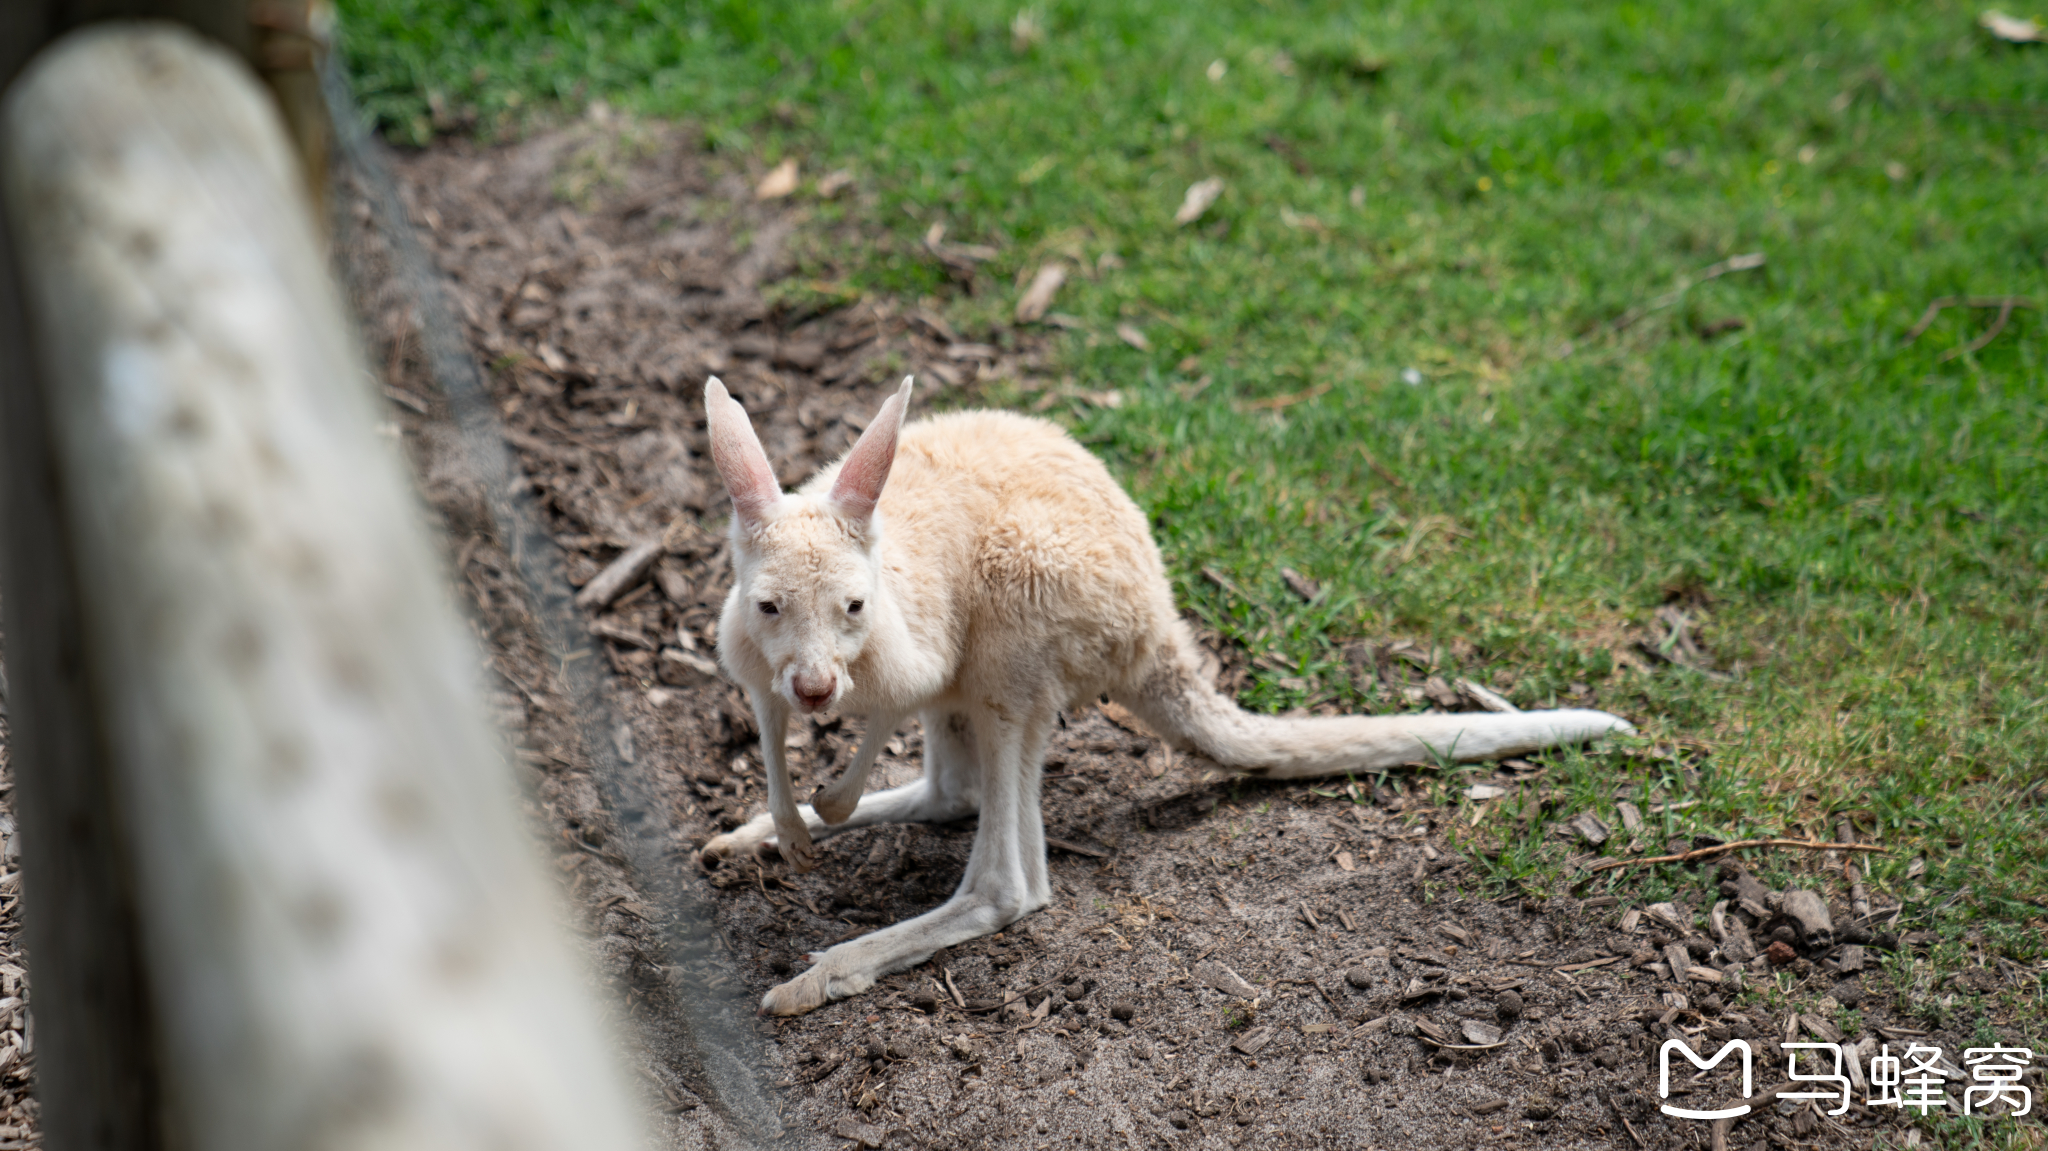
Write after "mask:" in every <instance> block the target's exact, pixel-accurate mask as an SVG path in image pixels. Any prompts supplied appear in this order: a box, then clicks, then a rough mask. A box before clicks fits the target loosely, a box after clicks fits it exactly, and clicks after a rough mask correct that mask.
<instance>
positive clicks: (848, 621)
mask: <svg viewBox="0 0 2048 1151" xmlns="http://www.w3.org/2000/svg"><path fill="white" fill-rule="evenodd" d="M909 404H910V377H908V376H905V377H904V379H903V387H902V388H901V389H900V390H898V391H897V393H896V394H895V395H893V396H890V397H889V399H888V400H887V402H885V403H883V405H882V410H881V411H880V412H879V413H878V414H877V415H876V416H875V418H874V422H872V423H870V424H869V425H868V427H867V430H866V431H864V432H862V433H861V437H860V441H859V442H858V443H856V444H854V445H853V450H852V451H850V452H848V453H847V454H846V458H845V459H843V460H841V461H840V462H839V473H838V475H837V477H835V479H834V480H833V483H832V487H831V489H830V490H829V491H827V492H826V493H824V494H822V495H819V494H816V493H810V494H805V493H797V494H789V495H785V494H784V493H783V491H782V487H781V485H779V484H777V483H776V482H775V472H774V469H772V468H770V467H769V466H768V456H767V454H766V453H764V452H763V451H762V450H761V441H760V440H759V439H758V438H757V437H756V436H755V435H754V426H753V424H752V423H751V422H750V421H748V419H747V412H746V409H745V408H742V407H741V406H740V405H739V401H737V400H735V399H733V398H732V397H731V396H730V395H728V394H727V393H726V390H725V385H724V384H722V383H720V382H719V380H718V377H716V376H713V377H711V379H710V381H709V382H708V383H706V384H705V385H704V410H705V414H706V416H707V417H708V418H709V422H710V431H711V459H712V462H713V463H714V464H716V465H717V466H718V474H719V476H720V477H721V478H723V479H724V480H725V490H726V491H727V492H728V493H730V494H731V495H732V507H733V519H732V567H733V576H734V579H733V589H732V593H731V594H730V595H729V596H727V597H726V601H725V614H724V616H723V618H722V619H721V621H720V623H719V649H720V652H721V655H724V656H726V657H727V659H728V663H727V666H728V667H730V668H733V669H734V671H735V673H736V674H740V675H741V677H742V678H743V679H751V678H756V676H750V675H747V674H745V672H746V671H747V670H748V665H749V664H751V663H752V662H753V658H752V657H753V655H754V653H758V655H759V660H760V662H761V663H763V664H765V665H766V671H767V677H768V680H769V683H768V688H769V690H771V691H774V692H775V693H776V694H778V695H780V696H781V697H782V698H783V699H784V700H786V701H788V703H789V704H790V706H792V707H794V708H796V710H797V711H799V712H817V711H826V710H829V709H830V708H831V707H832V706H833V705H834V704H836V703H838V702H839V701H840V700H841V699H843V698H844V697H845V695H846V693H847V692H848V691H849V690H851V688H852V683H851V680H850V678H849V675H848V668H849V667H850V666H851V665H852V664H853V662H854V660H855V659H857V658H858V657H859V656H860V653H861V649H862V647H864V646H865V645H866V643H867V639H868V629H869V621H870V620H871V619H872V618H873V616H872V613H871V612H869V611H868V610H867V607H868V605H869V604H870V603H871V602H873V600H874V598H875V592H876V590H877V587H878V585H879V583H880V580H881V571H882V567H881V546H880V545H881V537H882V533H881V524H880V522H879V521H878V520H877V519H876V517H875V505H876V504H877V503H879V502H880V501H881V498H882V485H883V484H885V483H887V482H888V480H889V466H890V465H891V464H893V463H894V462H895V460H896V435H897V432H898V431H900V430H901V429H902V427H903V412H904V409H905V408H907V407H908V406H909ZM749 649H751V650H749ZM755 670H758V666H757V667H756V669H755Z"/></svg>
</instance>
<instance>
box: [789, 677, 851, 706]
mask: <svg viewBox="0 0 2048 1151" xmlns="http://www.w3.org/2000/svg"><path fill="white" fill-rule="evenodd" d="M790 686H791V687H793V688H795V689H796V698H797V702H798V703H801V704H803V705H804V706H805V707H807V708H810V709H811V710H813V711H815V710H817V709H818V708H821V707H824V706H825V705H826V704H828V703H830V702H832V692H833V689H835V688H837V687H838V686H839V680H838V679H837V678H836V677H834V676H829V675H822V676H817V677H812V676H807V675H799V676H797V677H796V678H795V679H794V680H792V681H791V683H790Z"/></svg>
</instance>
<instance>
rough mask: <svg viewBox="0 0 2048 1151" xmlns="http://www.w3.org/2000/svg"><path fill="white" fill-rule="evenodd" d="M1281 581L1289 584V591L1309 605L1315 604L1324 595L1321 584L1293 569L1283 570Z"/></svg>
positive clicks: (1281, 571) (1281, 570)
mask: <svg viewBox="0 0 2048 1151" xmlns="http://www.w3.org/2000/svg"><path fill="white" fill-rule="evenodd" d="M1280 579H1281V580H1282V581H1283V582H1285V583H1286V584H1287V587H1288V589H1289V590H1291V591H1293V592H1294V594H1295V595H1298V596H1300V597H1301V598H1302V599H1303V600H1305V601H1306V602H1308V603H1314V602H1315V601H1316V598H1317V597H1318V596H1320V595H1322V594H1323V589H1322V586H1321V585H1320V584H1318V583H1316V581H1314V580H1312V579H1310V578H1308V577H1307V576H1305V575H1303V574H1301V573H1300V572H1298V571H1295V570H1294V569H1293V568H1281V569H1280Z"/></svg>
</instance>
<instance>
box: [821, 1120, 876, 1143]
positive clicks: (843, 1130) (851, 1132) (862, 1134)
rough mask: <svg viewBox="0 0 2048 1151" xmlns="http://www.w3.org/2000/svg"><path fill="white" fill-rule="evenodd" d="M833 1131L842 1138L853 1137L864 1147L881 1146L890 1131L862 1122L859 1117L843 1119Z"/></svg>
mask: <svg viewBox="0 0 2048 1151" xmlns="http://www.w3.org/2000/svg"><path fill="white" fill-rule="evenodd" d="M832 1133H833V1134H834V1135H837V1136H839V1137H840V1138H841V1139H851V1140H853V1141H854V1142H855V1143H858V1144H859V1145H860V1146H861V1147H863V1148H874V1147H880V1146H881V1145H882V1142H883V1140H885V1139H887V1138H888V1136H889V1133H888V1132H887V1131H885V1130H883V1129H882V1128H880V1127H875V1126H871V1125H869V1124H866V1123H862V1122H860V1121H859V1120H857V1119H841V1120H840V1121H839V1122H838V1123H837V1124H836V1125H834V1126H833V1128H832Z"/></svg>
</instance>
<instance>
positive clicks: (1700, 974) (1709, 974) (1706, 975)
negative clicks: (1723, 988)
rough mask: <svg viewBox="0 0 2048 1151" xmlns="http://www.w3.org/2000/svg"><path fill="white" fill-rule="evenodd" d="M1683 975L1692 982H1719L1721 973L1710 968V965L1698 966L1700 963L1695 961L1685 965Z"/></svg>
mask: <svg viewBox="0 0 2048 1151" xmlns="http://www.w3.org/2000/svg"><path fill="white" fill-rule="evenodd" d="M1685 977H1686V978H1687V979H1690V980H1692V981H1693V982H1695V983H1719V982H1721V973H1720V972H1718V971H1716V970H1714V969H1713V968H1711V967H1702V966H1700V965H1699V964H1697V963H1694V964H1689V965H1688V966H1687V967H1686V969H1685Z"/></svg>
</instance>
